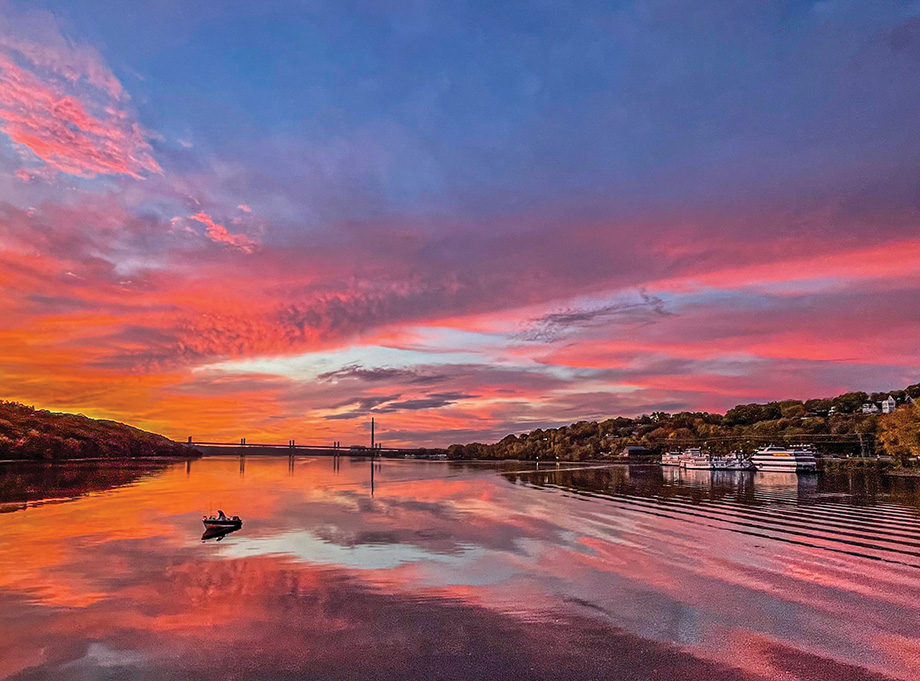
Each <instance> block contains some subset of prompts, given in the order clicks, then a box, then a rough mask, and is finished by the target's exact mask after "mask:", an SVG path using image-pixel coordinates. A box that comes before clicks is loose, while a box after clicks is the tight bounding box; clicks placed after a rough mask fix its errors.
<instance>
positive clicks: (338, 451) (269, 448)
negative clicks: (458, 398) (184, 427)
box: [183, 437, 446, 457]
mask: <svg viewBox="0 0 920 681" xmlns="http://www.w3.org/2000/svg"><path fill="white" fill-rule="evenodd" d="M183 444H185V446H186V447H191V448H192V449H195V450H197V451H199V452H201V453H202V454H223V455H231V456H247V455H252V456H260V455H271V456H296V455H297V454H311V455H314V456H392V457H397V456H426V457H439V456H441V455H445V456H446V451H445V450H443V449H428V448H425V447H383V446H381V445H379V444H375V445H374V446H373V447H368V446H366V445H349V446H342V444H341V443H340V442H333V443H332V444H326V445H304V444H297V443H296V442H295V441H294V440H288V442H287V444H274V443H264V442H248V441H247V440H246V438H240V441H239V442H203V441H197V440H193V439H192V438H191V437H189V439H188V441H187V442H185V443H183Z"/></svg>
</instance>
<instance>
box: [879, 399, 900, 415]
mask: <svg viewBox="0 0 920 681" xmlns="http://www.w3.org/2000/svg"><path fill="white" fill-rule="evenodd" d="M897 406H898V403H897V402H895V401H894V398H893V397H892V396H891V395H889V396H888V397H886V398H885V399H884V400H882V413H883V414H890V413H891V412H893V411H894V410H895V407H897Z"/></svg>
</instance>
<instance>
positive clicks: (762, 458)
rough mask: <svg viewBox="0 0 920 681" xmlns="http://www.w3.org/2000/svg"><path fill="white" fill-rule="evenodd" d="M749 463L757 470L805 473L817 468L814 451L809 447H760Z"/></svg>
mask: <svg viewBox="0 0 920 681" xmlns="http://www.w3.org/2000/svg"><path fill="white" fill-rule="evenodd" d="M751 463H753V464H754V467H755V468H756V469H757V470H758V471H785V472H789V473H807V472H813V471H815V470H817V468H818V460H817V458H815V451H814V450H813V449H811V448H810V447H778V446H776V445H770V446H768V447H762V448H760V449H758V450H757V451H756V452H755V453H754V456H752V457H751Z"/></svg>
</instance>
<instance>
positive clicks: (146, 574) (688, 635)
mask: <svg viewBox="0 0 920 681" xmlns="http://www.w3.org/2000/svg"><path fill="white" fill-rule="evenodd" d="M371 470H372V469H371V464H370V462H369V461H366V460H364V461H361V460H348V459H343V460H341V461H340V462H339V463H338V464H336V463H334V462H333V460H332V459H328V458H316V459H310V458H299V459H296V460H295V461H294V462H293V464H292V463H291V462H289V461H288V459H286V458H277V459H273V458H254V457H250V458H248V459H246V460H245V461H244V462H241V461H240V460H239V459H230V458H208V459H203V460H199V461H193V462H191V464H190V465H188V466H187V465H186V464H184V463H179V464H174V465H169V466H166V467H159V468H157V469H151V470H145V469H141V468H138V467H137V466H136V465H128V466H124V467H121V468H120V469H119V471H118V472H117V473H112V472H111V470H108V472H106V473H105V474H104V475H103V474H99V475H96V474H98V473H99V471H98V470H97V468H96V466H95V465H94V464H68V465H63V466H53V467H52V466H24V465H23V466H10V465H7V466H6V467H0V511H6V512H5V513H0V678H7V677H9V678H14V679H106V678H112V679H115V678H117V679H156V680H157V681H164V680H166V679H311V678H315V679H394V680H395V679H400V680H403V679H499V678H513V679H515V680H516V681H519V680H522V679H537V678H543V679H579V680H584V679H668V680H670V681H673V680H675V679H728V680H732V679H821V680H827V679H841V680H843V679H845V680H848V681H849V680H857V681H858V680H861V679H888V678H892V679H918V678H920V485H918V484H917V482H916V481H912V480H902V481H893V482H887V481H880V480H879V479H878V478H873V477H867V476H862V475H860V476H850V477H838V478H829V477H823V478H818V477H805V476H803V477H800V478H796V476H794V475H791V476H789V475H786V474H776V473H774V474H757V475H755V474H750V473H724V474H722V473H708V472H701V471H689V472H683V473H679V472H678V471H676V470H673V469H660V468H657V467H626V466H608V467H588V466H583V467H579V466H562V467H560V468H559V469H557V468H556V467H553V468H552V469H550V470H549V471H547V470H539V471H535V470H534V468H533V466H529V465H526V464H519V463H513V464H504V465H485V464H469V465H456V464H447V463H435V462H411V461H384V462H382V463H378V464H375V465H374V469H373V489H372V484H371ZM217 508H222V509H223V510H225V511H227V512H228V513H239V514H240V515H242V516H243V518H244V525H243V528H242V529H241V530H240V531H238V532H235V533H232V534H229V535H227V536H225V537H223V538H222V539H221V540H220V541H216V540H208V541H202V530H203V527H202V524H201V516H202V514H204V513H206V512H211V511H214V510H216V509H217Z"/></svg>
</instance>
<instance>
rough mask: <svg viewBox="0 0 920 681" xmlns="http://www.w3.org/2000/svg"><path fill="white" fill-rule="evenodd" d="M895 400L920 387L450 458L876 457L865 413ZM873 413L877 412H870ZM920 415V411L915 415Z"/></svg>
mask: <svg viewBox="0 0 920 681" xmlns="http://www.w3.org/2000/svg"><path fill="white" fill-rule="evenodd" d="M888 396H891V397H892V398H893V399H894V400H895V402H896V404H897V405H899V408H900V407H906V406H910V407H911V409H914V405H912V400H914V399H916V400H918V402H917V405H920V383H918V384H915V385H912V386H909V387H908V388H905V389H904V390H892V391H890V392H885V393H872V394H867V393H864V392H850V393H846V394H844V395H839V396H837V397H834V398H828V399H812V400H806V401H801V400H783V401H781V402H769V403H767V404H742V405H738V406H737V407H734V408H733V409H730V410H729V411H728V412H726V413H725V414H711V413H708V412H681V413H678V414H668V413H664V412H655V413H652V414H647V415H643V416H640V417H638V418H625V417H617V418H610V419H607V420H605V421H600V422H598V421H580V422H578V423H573V424H572V425H570V426H562V427H560V428H549V429H537V430H534V431H531V432H529V433H524V434H523V435H508V436H507V437H505V438H503V439H502V440H501V441H500V442H496V443H495V444H481V443H478V442H474V443H472V444H467V445H459V444H457V445H451V446H450V447H449V448H448V450H447V451H448V457H449V458H451V459H538V458H539V459H544V460H545V459H553V460H554V459H557V458H558V459H559V460H569V461H573V460H574V461H580V460H585V459H603V458H608V457H616V456H618V455H619V454H620V452H622V451H623V448H624V447H626V446H631V445H640V446H644V447H646V448H648V449H649V450H651V451H652V452H653V453H661V452H663V451H667V450H670V449H677V448H680V447H687V446H705V447H706V448H707V449H709V450H710V451H713V452H727V451H733V450H741V451H746V452H751V451H753V450H754V449H756V448H757V447H759V446H762V445H765V444H770V443H774V444H783V443H786V444H796V443H812V444H815V445H816V446H817V448H818V449H819V451H820V452H822V453H825V454H841V455H849V454H859V453H865V454H872V453H875V452H876V447H877V446H878V451H879V452H880V451H881V446H883V445H884V442H885V434H884V433H882V434H881V435H882V437H881V438H877V437H876V435H877V434H878V431H879V427H880V420H881V427H882V429H884V428H885V419H886V417H885V416H880V415H878V414H872V413H870V414H865V413H863V405H866V404H869V405H876V407H875V408H879V407H880V405H881V402H882V400H884V399H886V398H887V397H888ZM871 410H872V407H870V411H871ZM915 411H920V409H915Z"/></svg>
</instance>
